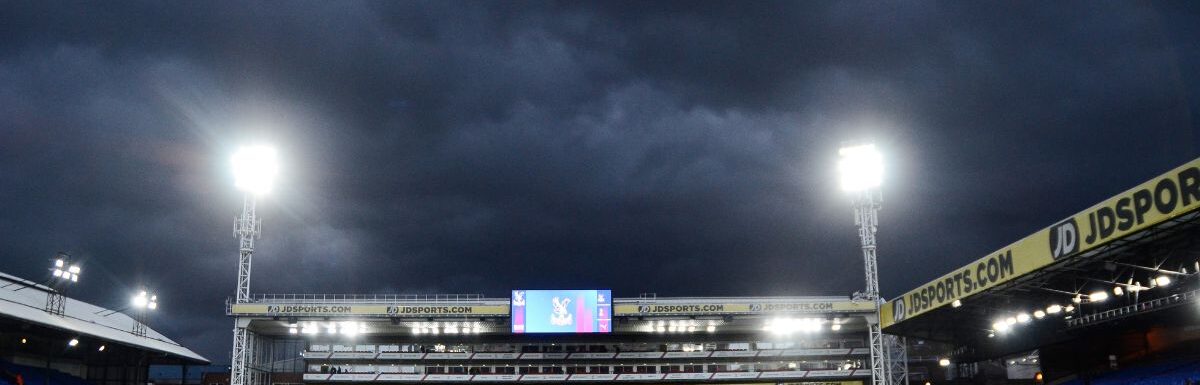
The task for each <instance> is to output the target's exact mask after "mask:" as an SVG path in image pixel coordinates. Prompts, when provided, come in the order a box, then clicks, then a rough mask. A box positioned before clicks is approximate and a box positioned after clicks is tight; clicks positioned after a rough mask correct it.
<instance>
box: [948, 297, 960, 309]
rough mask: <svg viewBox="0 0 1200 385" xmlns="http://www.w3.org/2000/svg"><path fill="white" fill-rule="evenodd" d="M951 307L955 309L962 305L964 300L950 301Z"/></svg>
mask: <svg viewBox="0 0 1200 385" xmlns="http://www.w3.org/2000/svg"><path fill="white" fill-rule="evenodd" d="M950 307H952V308H955V309H957V308H960V307H962V300H957V299H956V300H954V302H951V303H950Z"/></svg>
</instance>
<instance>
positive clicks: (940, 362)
mask: <svg viewBox="0 0 1200 385" xmlns="http://www.w3.org/2000/svg"><path fill="white" fill-rule="evenodd" d="M938 366H950V359H949V358H942V359H940V360H938Z"/></svg>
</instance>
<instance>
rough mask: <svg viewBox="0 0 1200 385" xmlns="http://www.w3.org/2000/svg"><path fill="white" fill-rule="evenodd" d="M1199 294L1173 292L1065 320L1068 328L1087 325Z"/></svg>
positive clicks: (1174, 303) (1164, 306)
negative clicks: (1164, 295) (1160, 296)
mask: <svg viewBox="0 0 1200 385" xmlns="http://www.w3.org/2000/svg"><path fill="white" fill-rule="evenodd" d="M1197 295H1200V290H1193V291H1189V292H1186V293H1180V294H1173V295H1170V296H1166V297H1162V298H1157V299H1154V300H1151V301H1146V302H1139V303H1135V304H1132V305H1127V306H1122V307H1119V308H1116V309H1109V310H1105V311H1102V312H1099V313H1095V314H1088V315H1083V316H1079V317H1076V318H1072V319H1069V320H1067V327H1068V328H1078V327H1083V326H1087V325H1092V324H1096V323H1100V322H1107V321H1112V320H1117V319H1121V318H1125V317H1132V316H1135V315H1138V314H1144V313H1149V312H1153V311H1158V310H1163V309H1168V308H1172V307H1176V306H1179V305H1183V304H1185V303H1188V302H1193V301H1195V299H1196V296H1197Z"/></svg>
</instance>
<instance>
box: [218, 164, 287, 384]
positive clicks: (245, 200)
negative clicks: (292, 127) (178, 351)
mask: <svg viewBox="0 0 1200 385" xmlns="http://www.w3.org/2000/svg"><path fill="white" fill-rule="evenodd" d="M233 168H234V170H233V171H234V177H235V178H236V181H235V183H236V185H237V188H238V189H239V190H241V191H242V192H243V194H244V195H243V196H242V215H241V216H239V217H237V218H234V221H233V236H234V237H236V238H238V241H239V247H238V279H237V296H236V297H235V303H246V302H249V301H250V266H251V260H252V258H253V256H254V240H255V239H258V238H259V237H261V236H262V220H261V219H259V218H258V215H257V214H256V213H255V208H256V207H255V206H256V205H257V204H258V197H259V196H260V195H262V194H265V193H267V192H268V191H270V189H271V184H272V183H273V182H274V178H275V174H276V172H277V168H278V165H277V164H276V160H275V150H274V149H273V148H270V147H266V146H250V147H243V148H242V149H240V150H238V152H237V153H235V154H234V155H233ZM247 321H248V320H245V319H241V318H235V319H234V328H233V356H232V361H233V362H232V363H231V365H230V367H231V368H230V373H229V383H230V385H257V384H258V383H259V381H258V372H256V371H255V370H256V369H255V366H256V364H257V363H256V362H255V360H256V357H258V355H257V354H255V351H254V350H255V349H254V346H255V344H254V338H255V336H254V333H251V332H250V331H249V330H247V329H246V326H248V325H247Z"/></svg>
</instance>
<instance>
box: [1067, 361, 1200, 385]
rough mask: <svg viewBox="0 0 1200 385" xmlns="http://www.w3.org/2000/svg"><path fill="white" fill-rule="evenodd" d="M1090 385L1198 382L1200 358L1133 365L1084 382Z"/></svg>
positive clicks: (1079, 383)
mask: <svg viewBox="0 0 1200 385" xmlns="http://www.w3.org/2000/svg"><path fill="white" fill-rule="evenodd" d="M1086 383H1087V384H1091V385H1118V384H1120V385H1183V384H1200V360H1184V361H1172V362H1164V363H1158V364H1152V365H1145V366H1135V367H1130V368H1126V369H1122V370H1118V371H1115V372H1110V373H1105V374H1101V375H1099V376H1095V377H1093V378H1091V379H1090V381H1087V382H1086ZM1084 384H1085V381H1084V380H1083V379H1078V378H1077V379H1074V380H1071V381H1067V382H1064V383H1063V384H1062V385H1084Z"/></svg>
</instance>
